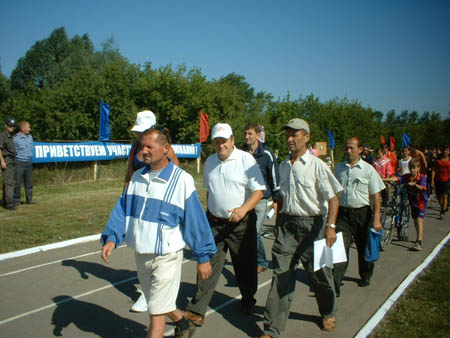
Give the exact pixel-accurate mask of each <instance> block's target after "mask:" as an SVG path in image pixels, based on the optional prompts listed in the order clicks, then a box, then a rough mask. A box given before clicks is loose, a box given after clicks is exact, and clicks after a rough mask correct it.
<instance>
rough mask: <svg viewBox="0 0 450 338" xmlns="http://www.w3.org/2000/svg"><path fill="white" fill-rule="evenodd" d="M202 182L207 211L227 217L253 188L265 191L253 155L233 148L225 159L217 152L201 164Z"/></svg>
mask: <svg viewBox="0 0 450 338" xmlns="http://www.w3.org/2000/svg"><path fill="white" fill-rule="evenodd" d="M203 185H204V187H205V188H206V189H207V191H208V210H209V211H210V212H211V213H212V214H213V215H214V216H216V217H219V218H228V217H229V214H230V212H229V210H231V209H234V208H238V207H240V206H241V205H242V204H244V202H245V201H247V200H248V198H249V197H250V195H251V194H252V193H253V192H254V191H256V190H262V191H263V190H265V189H266V186H265V184H264V178H263V176H262V173H261V170H260V169H259V166H258V164H257V163H256V160H255V159H254V157H253V156H252V155H251V154H249V153H247V152H245V151H242V150H239V149H237V148H234V149H233V152H232V153H231V154H230V156H229V157H228V158H227V159H226V160H225V161H221V160H220V159H219V157H218V156H217V154H214V155H211V156H210V157H208V159H207V160H206V163H205V171H204V180H203Z"/></svg>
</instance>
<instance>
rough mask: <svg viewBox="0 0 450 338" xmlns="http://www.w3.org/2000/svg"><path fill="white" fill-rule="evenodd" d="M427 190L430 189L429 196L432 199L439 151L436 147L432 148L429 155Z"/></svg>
mask: <svg viewBox="0 0 450 338" xmlns="http://www.w3.org/2000/svg"><path fill="white" fill-rule="evenodd" d="M426 158H427V164H428V166H427V191H428V197H429V199H430V200H431V196H432V194H433V183H432V182H433V171H434V166H435V164H436V160H437V151H436V149H430V151H429V152H428V154H427V156H426Z"/></svg>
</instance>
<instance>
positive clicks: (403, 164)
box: [397, 147, 412, 176]
mask: <svg viewBox="0 0 450 338" xmlns="http://www.w3.org/2000/svg"><path fill="white" fill-rule="evenodd" d="M400 155H401V157H400V160H398V164H397V173H398V174H399V175H400V176H403V175H406V174H409V173H410V172H409V162H411V159H412V158H411V156H409V149H408V147H404V148H403V149H402V151H401V153H400Z"/></svg>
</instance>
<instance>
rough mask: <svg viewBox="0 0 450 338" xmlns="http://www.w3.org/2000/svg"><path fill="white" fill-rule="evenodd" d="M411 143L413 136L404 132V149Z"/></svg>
mask: <svg viewBox="0 0 450 338" xmlns="http://www.w3.org/2000/svg"><path fill="white" fill-rule="evenodd" d="M410 144H411V137H409V135H408V134H405V133H403V134H402V149H403V148H405V147H407V146H409V145H410Z"/></svg>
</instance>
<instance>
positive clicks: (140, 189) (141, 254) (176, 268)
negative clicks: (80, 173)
mask: <svg viewBox="0 0 450 338" xmlns="http://www.w3.org/2000/svg"><path fill="white" fill-rule="evenodd" d="M141 145H142V148H143V157H144V161H145V162H146V164H147V166H145V167H144V168H142V169H140V170H138V171H136V172H135V173H134V174H133V177H132V178H131V181H130V183H129V185H128V188H127V190H126V191H125V192H124V193H123V195H122V196H121V197H120V199H119V201H118V202H117V204H116V206H115V207H114V209H113V210H112V212H111V215H110V217H109V220H108V223H107V225H106V228H105V230H104V232H103V234H102V236H101V242H102V244H103V245H104V246H103V250H102V258H103V260H104V261H105V262H107V263H109V259H108V257H109V256H110V255H111V253H112V251H113V249H114V248H116V247H118V246H119V245H120V244H121V243H122V242H123V241H125V242H126V243H127V244H128V246H129V247H130V248H132V249H133V250H134V251H135V257H136V265H137V270H138V277H139V282H140V283H141V285H142V289H143V292H144V295H145V298H146V300H147V302H148V309H149V312H150V327H149V330H148V336H147V337H152V338H155V337H163V334H164V329H165V316H166V315H167V316H169V317H170V318H171V319H172V320H173V321H174V322H175V324H176V327H175V337H191V336H192V335H193V333H194V330H195V327H194V325H193V324H192V323H190V322H188V321H187V320H186V319H184V318H183V316H182V314H181V312H180V311H179V310H178V309H177V308H176V299H177V295H178V290H179V286H180V281H181V266H182V259H183V248H184V247H185V245H186V244H187V245H189V247H190V248H191V249H192V250H193V252H194V254H195V256H196V257H197V261H198V266H197V270H198V274H199V277H200V278H201V279H207V278H209V276H210V274H211V264H210V262H209V260H210V258H211V257H212V256H213V255H214V254H215V253H216V245H215V242H214V238H213V235H212V232H211V228H210V226H209V223H208V220H207V218H206V215H205V212H204V210H203V208H202V206H201V203H200V200H199V198H198V193H197V190H196V189H195V185H194V180H193V178H192V176H191V175H189V174H188V173H187V172H185V171H183V170H182V169H180V168H178V167H177V166H175V165H174V164H173V163H172V162H171V161H170V160H169V159H168V157H167V153H168V152H169V149H170V136H169V133H168V131H167V129H163V128H160V127H153V128H151V129H149V130H148V131H146V132H144V135H143V137H142V139H141Z"/></svg>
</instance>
